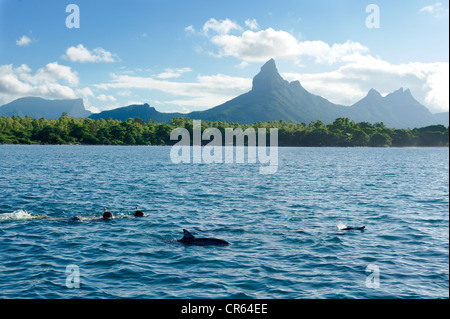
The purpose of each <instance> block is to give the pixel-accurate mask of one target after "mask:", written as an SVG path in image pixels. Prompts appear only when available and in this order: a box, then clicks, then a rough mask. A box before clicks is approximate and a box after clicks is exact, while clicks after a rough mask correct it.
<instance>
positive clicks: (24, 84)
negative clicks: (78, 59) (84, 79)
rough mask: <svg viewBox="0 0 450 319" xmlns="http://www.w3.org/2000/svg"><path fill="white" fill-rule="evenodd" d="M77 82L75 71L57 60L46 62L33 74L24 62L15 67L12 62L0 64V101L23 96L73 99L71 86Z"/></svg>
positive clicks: (5, 101) (3, 101)
mask: <svg viewBox="0 0 450 319" xmlns="http://www.w3.org/2000/svg"><path fill="white" fill-rule="evenodd" d="M78 83H79V79H78V75H77V73H76V72H74V71H72V69H71V68H70V67H68V66H64V65H60V64H58V63H57V62H53V63H48V64H47V65H46V66H44V67H42V68H40V69H38V70H37V71H36V72H35V73H34V74H33V71H32V69H31V68H30V67H29V66H28V65H26V64H22V65H20V66H19V67H16V68H14V67H13V65H12V64H6V65H0V103H1V104H4V103H8V102H10V101H12V100H14V99H17V98H19V97H24V96H39V97H44V98H61V99H75V98H77V95H76V94H75V92H74V91H73V89H72V87H74V86H77V85H78Z"/></svg>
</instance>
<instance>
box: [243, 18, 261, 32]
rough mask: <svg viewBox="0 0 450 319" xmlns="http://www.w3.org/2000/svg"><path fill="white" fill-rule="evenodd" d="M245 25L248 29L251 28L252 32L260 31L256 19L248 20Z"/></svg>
mask: <svg viewBox="0 0 450 319" xmlns="http://www.w3.org/2000/svg"><path fill="white" fill-rule="evenodd" d="M245 25H246V26H247V27H249V28H250V29H252V30H258V29H259V25H258V22H256V19H252V20H250V19H247V20H245Z"/></svg>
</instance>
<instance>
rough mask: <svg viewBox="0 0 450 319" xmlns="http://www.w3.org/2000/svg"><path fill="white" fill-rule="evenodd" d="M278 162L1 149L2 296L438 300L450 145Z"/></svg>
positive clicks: (102, 150) (294, 156)
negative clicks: (188, 239)
mask: <svg viewBox="0 0 450 319" xmlns="http://www.w3.org/2000/svg"><path fill="white" fill-rule="evenodd" d="M278 156H279V161H278V169H277V171H276V173H275V174H272V175H261V174H259V169H260V166H261V165H260V164H258V163H256V164H251V163H243V164H236V163H235V164H233V163H227V164H225V163H223V164H220V163H215V164H194V163H185V164H174V163H172V162H171V160H170V147H163V146H161V147H160V146H156V147H155V146H151V147H148V146H147V147H144V146H143V147H140V146H136V147H126V146H123V147H122V146H21V145H0V298H283V299H287V298H289V299H291V298H448V297H449V151H448V148H402V149H396V148H280V149H279V155H278ZM135 206H138V207H139V209H140V210H142V211H144V212H145V214H146V215H147V216H146V217H144V218H134V217H133V216H132V214H133V212H134V210H135ZM105 207H106V208H107V209H108V210H109V211H111V212H112V213H113V214H114V215H115V219H114V220H111V221H96V220H95V219H98V218H99V217H101V216H102V213H103V209H104V208H105ZM73 216H80V217H81V218H82V221H78V222H71V221H68V219H69V218H70V217H73ZM363 225H365V226H366V229H365V230H364V231H342V230H341V229H342V228H345V227H346V226H347V227H348V226H353V227H358V226H363ZM183 228H184V229H187V230H189V231H190V232H191V233H192V234H193V235H194V236H197V237H215V238H220V239H223V240H226V241H228V242H230V243H231V245H230V246H220V247H216V246H207V247H200V246H184V245H182V244H180V243H177V242H176V239H180V238H181V237H182V236H183V231H182V229H183Z"/></svg>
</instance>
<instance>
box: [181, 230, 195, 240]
mask: <svg viewBox="0 0 450 319" xmlns="http://www.w3.org/2000/svg"><path fill="white" fill-rule="evenodd" d="M183 232H184V236H183V239H187V240H192V239H194V238H195V237H194V236H193V235H192V234H191V233H190V232H188V231H187V230H186V229H183Z"/></svg>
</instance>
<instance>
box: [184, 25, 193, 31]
mask: <svg viewBox="0 0 450 319" xmlns="http://www.w3.org/2000/svg"><path fill="white" fill-rule="evenodd" d="M184 31H186V32H187V33H195V28H194V26H193V25H189V26H187V27H186V28H184Z"/></svg>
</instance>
